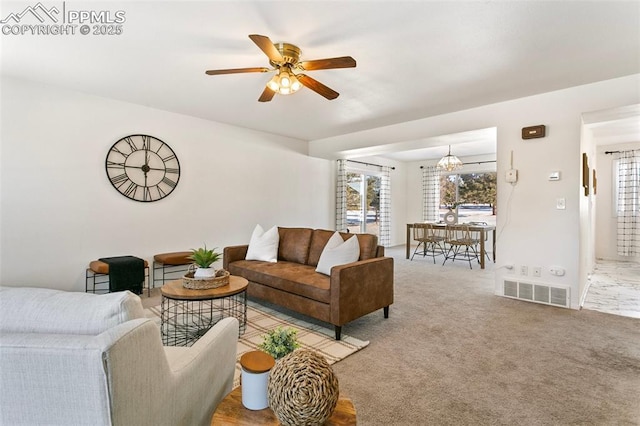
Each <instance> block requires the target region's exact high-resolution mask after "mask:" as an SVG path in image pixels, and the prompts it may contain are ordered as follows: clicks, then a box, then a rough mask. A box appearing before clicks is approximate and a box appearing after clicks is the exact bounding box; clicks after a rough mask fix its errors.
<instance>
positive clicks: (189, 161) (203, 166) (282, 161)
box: [0, 79, 335, 290]
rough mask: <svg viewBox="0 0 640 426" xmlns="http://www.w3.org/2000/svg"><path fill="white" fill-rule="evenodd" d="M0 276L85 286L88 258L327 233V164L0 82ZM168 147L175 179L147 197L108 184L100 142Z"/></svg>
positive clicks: (301, 146) (148, 112) (268, 145)
mask: <svg viewBox="0 0 640 426" xmlns="http://www.w3.org/2000/svg"><path fill="white" fill-rule="evenodd" d="M1 114H2V115H1V122H2V130H1V136H2V140H1V145H0V152H1V153H2V157H1V158H0V160H1V163H0V164H1V169H0V182H1V183H2V186H1V193H0V218H1V223H0V283H2V285H13V286H16V285H18V286H41V287H52V288H59V289H64V290H84V274H85V268H86V267H87V266H88V264H89V262H90V261H91V260H95V259H98V258H100V257H107V256H119V255H134V256H138V257H141V258H144V259H147V260H149V261H150V262H151V260H152V258H153V255H154V254H156V253H162V252H166V251H179V250H188V249H190V248H193V247H196V246H200V245H202V244H204V243H206V244H207V245H208V246H209V247H215V246H217V247H219V248H220V249H222V247H224V246H226V245H231V244H242V243H247V242H248V241H249V237H250V235H251V231H252V230H253V227H254V226H255V224H256V223H260V224H262V225H263V226H272V225H280V226H309V227H318V228H328V229H333V227H334V219H333V218H334V203H335V200H334V187H335V183H334V180H335V172H334V165H333V162H332V161H328V160H325V159H320V158H313V157H309V156H308V155H307V143H306V142H304V141H299V140H294V139H290V138H285V137H280V136H274V135H269V134H265V133H261V132H255V131H251V130H247V129H242V128H238V127H233V126H228V125H224V124H220V123H215V122H209V121H205V120H201V119H196V118H192V117H188V116H183V115H178V114H173V113H168V112H165V111H160V110H155V109H151V108H147V107H144V106H140V105H133V104H128V103H124V102H119V101H113V100H109V99H104V98H99V97H94V96H88V95H84V94H81V93H76V92H70V91H66V90H59V89H57V88H53V87H48V86H42V85H38V84H33V83H27V82H23V81H20V80H14V79H3V80H2V110H1ZM134 133H144V134H151V135H154V136H156V137H158V138H160V139H161V140H163V141H164V142H166V143H167V144H169V146H171V147H172V148H173V150H174V151H175V152H176V154H177V156H178V158H179V160H180V166H181V171H182V172H181V176H180V182H179V183H178V186H177V187H176V189H175V190H174V191H173V193H171V194H170V195H169V196H168V197H167V198H165V199H163V200H161V201H158V202H153V203H140V202H135V201H132V200H129V199H127V198H125V197H124V196H122V195H121V194H119V193H118V192H116V190H115V189H114V188H113V187H112V186H111V184H110V183H109V180H108V179H107V177H106V173H105V165H104V163H105V157H106V154H107V151H108V149H109V148H110V147H111V145H112V144H113V143H115V142H116V141H117V140H118V139H120V138H121V137H123V136H126V135H128V134H134Z"/></svg>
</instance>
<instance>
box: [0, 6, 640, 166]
mask: <svg viewBox="0 0 640 426" xmlns="http://www.w3.org/2000/svg"><path fill="white" fill-rule="evenodd" d="M35 3H36V2H35V1H31V2H6V1H3V2H2V4H1V9H0V18H1V19H5V18H6V17H7V16H8V15H9V13H19V12H21V11H23V10H24V9H25V7H27V6H29V5H34V4H35ZM44 4H45V6H47V7H51V6H57V7H59V9H60V10H62V2H45V3H44ZM65 7H66V9H67V10H71V9H75V10H90V11H91V10H93V11H109V12H111V13H112V14H113V13H115V12H116V11H118V10H122V11H124V12H125V16H126V22H124V24H123V25H122V29H123V34H121V35H112V36H106V35H105V36H100V35H91V34H90V35H80V34H75V35H71V36H63V35H58V36H51V35H50V36H31V35H9V36H8V35H4V34H3V35H1V36H0V40H1V48H2V50H1V55H2V56H1V72H2V74H3V75H7V76H11V77H16V78H22V79H27V80H33V81H37V82H43V83H47V84H52V85H56V86H61V87H64V88H69V89H72V90H77V91H81V92H85V93H90V94H95V95H98V96H103V97H107V98H113V99H118V100H123V101H127V102H133V103H136V104H140V105H145V106H149V107H153V108H158V109H162V110H167V111H172V112H176V113H181V114H187V115H191V116H195V117H200V118H204V119H207V120H214V121H218V122H222V123H229V124H233V125H236V126H241V127H245V128H250V129H256V130H260V131H265V132H270V133H275V134H280V135H285V136H289V137H293V138H298V139H301V140H305V141H309V140H315V139H321V138H325V137H331V136H336V135H341V134H346V133H351V132H356V131H361V130H365V129H371V128H376V127H379V126H385V125H390V124H395V123H399V122H403V121H408V120H414V119H419V118H423V117H427V116H430V115H435V114H442V113H447V112H452V111H457V110H461V109H466V108H471V107H476V106H480V105H485V104H488V103H493V102H499V101H503V100H507V99H514V98H518V97H523V96H528V95H532V94H536V93H542V92H547V91H552V90H557V89H562V88H566V87H571V86H576V85H580V84H586V83H590V82H594V81H600V80H606V79H610V78H616V77H621V76H625V75H630V74H635V73H639V72H640V2H637V1H623V2H621V1H567V2H561V1H550V2H542V1H408V2H404V1H349V2H347V1H340V2H338V1H299V2H292V1H207V2H205V1H200V2H184V1H153V2H152V1H142V2H124V1H117V2H116V1H113V2H94V1H89V2H87V1H84V2H81V1H74V2H69V1H68V2H66V3H65ZM23 19H24V20H25V21H23V22H21V23H25V22H27V20H28V19H33V17H29V16H25V17H23ZM34 23H35V22H34ZM249 34H262V35H266V36H268V37H270V38H271V40H272V41H274V42H281V41H284V42H289V43H293V44H296V45H298V46H299V47H300V48H301V49H302V59H303V60H304V59H306V60H309V59H320V58H327V57H336V56H344V55H350V56H353V57H354V58H355V59H356V61H357V67H356V68H348V69H334V70H321V71H311V72H308V74H309V75H310V76H312V77H314V78H315V79H317V80H319V81H320V82H322V83H324V84H326V85H327V86H329V87H331V88H333V89H334V90H336V91H338V92H340V97H338V98H337V99H336V100H333V101H328V100H326V99H324V98H323V97H321V96H320V95H318V94H316V93H314V92H312V91H311V90H309V89H306V88H303V89H302V90H301V91H300V92H298V93H296V94H294V95H291V96H281V95H276V97H275V98H274V99H273V101H272V102H269V103H259V102H257V99H258V97H259V95H260V93H261V92H262V90H263V88H264V85H265V84H266V82H267V81H268V80H269V78H270V74H260V73H254V74H235V75H219V76H207V75H205V73H204V72H205V70H207V69H218V68H239V67H262V66H269V65H268V60H267V58H266V56H265V55H264V54H263V53H262V51H261V50H260V49H259V48H258V47H257V46H256V45H255V44H254V43H253V42H252V41H251V40H250V39H249V38H248V35H249ZM464 136H468V135H464ZM482 145H483V144H479V145H478V146H479V147H481V148H479V149H480V151H483V150H486V144H485V147H484V148H482ZM459 148H460V149H462V148H463V147H462V146H460V147H459ZM430 149H431V148H430ZM456 149H458V148H456ZM440 150H442V148H440ZM469 152H470V153H471V154H477V153H478V152H471V151H469ZM454 153H455V152H454ZM418 155H422V156H423V157H424V156H428V155H434V156H439V155H442V153H441V152H438V153H437V154H436V153H433V152H432V153H430V154H427V152H414V153H405V154H396V155H395V157H394V158H395V159H397V160H401V161H407V158H411V160H412V161H415V159H416V156H418ZM461 155H462V154H461ZM392 157H393V156H392Z"/></svg>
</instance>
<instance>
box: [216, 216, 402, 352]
mask: <svg viewBox="0 0 640 426" xmlns="http://www.w3.org/2000/svg"><path fill="white" fill-rule="evenodd" d="M278 233H279V235H280V242H279V246H278V261H277V262H276V263H272V262H264V261H257V260H245V257H246V254H247V248H248V247H249V246H248V245H241V246H232V247H225V248H224V252H223V265H224V268H225V269H226V270H228V271H229V272H230V273H231V274H232V275H238V276H241V277H244V278H246V279H247V280H249V287H248V289H247V294H248V295H249V297H254V298H258V299H263V300H266V301H268V302H271V303H274V304H277V305H280V306H283V307H285V308H288V309H291V310H293V311H296V312H299V313H302V314H304V315H308V316H310V317H313V318H316V319H319V320H321V321H326V322H328V323H331V324H333V325H334V327H335V336H336V340H340V334H341V330H342V326H343V325H344V324H346V323H348V322H350V321H353V320H354V319H356V318H360V317H361V316H364V315H367V314H369V313H371V312H373V311H376V310H378V309H383V311H384V317H385V318H388V317H389V305H391V304H392V303H393V258H391V257H384V247H382V246H379V245H378V237H376V236H375V235H370V234H348V233H341V235H342V238H343V239H345V240H346V239H347V238H349V237H351V236H353V235H356V236H357V238H358V242H359V244H360V259H359V260H358V261H356V262H353V263H349V264H345V265H338V266H334V267H333V268H332V269H331V276H327V275H324V274H321V273H319V272H316V271H315V269H316V266H317V265H318V260H319V259H320V254H321V253H322V249H323V248H324V246H325V245H326V243H327V241H328V240H329V238H330V237H331V235H333V233H334V231H328V230H323V229H315V230H314V229H311V228H278Z"/></svg>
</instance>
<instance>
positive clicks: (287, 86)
mask: <svg viewBox="0 0 640 426" xmlns="http://www.w3.org/2000/svg"><path fill="white" fill-rule="evenodd" d="M267 87H269V89H271V90H273V91H274V92H277V93H279V94H281V95H290V94H291V93H295V92H297V91H298V90H300V88H301V87H302V84H300V81H298V78H297V77H296V75H295V74H294V73H293V72H291V70H290V69H288V68H286V67H282V68H280V69H279V70H278V74H276V75H274V76H273V78H272V79H271V80H269V82H268V83H267Z"/></svg>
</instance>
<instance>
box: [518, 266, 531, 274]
mask: <svg viewBox="0 0 640 426" xmlns="http://www.w3.org/2000/svg"><path fill="white" fill-rule="evenodd" d="M520 275H529V268H528V267H527V266H526V265H522V266H520Z"/></svg>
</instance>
